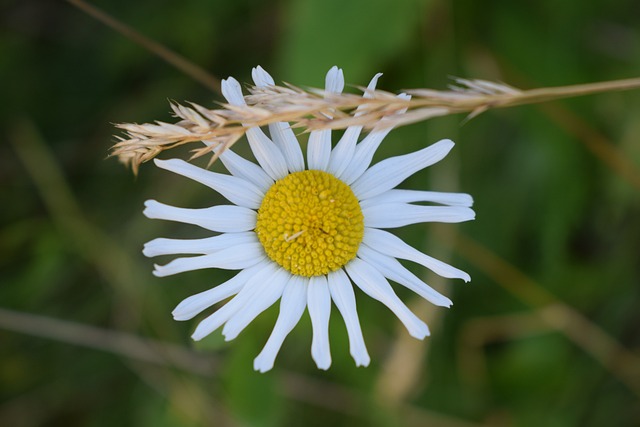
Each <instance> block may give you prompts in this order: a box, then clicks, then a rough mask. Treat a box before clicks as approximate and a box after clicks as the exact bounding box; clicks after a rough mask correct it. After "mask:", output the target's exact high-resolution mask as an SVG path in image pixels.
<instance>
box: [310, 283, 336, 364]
mask: <svg viewBox="0 0 640 427" xmlns="http://www.w3.org/2000/svg"><path fill="white" fill-rule="evenodd" d="M307 307H308V309H309V316H310V317H311V326H312V328H313V340H312V342H311V357H313V360H314V361H315V362H316V365H317V366H318V368H320V369H323V370H326V369H329V366H331V350H330V347H329V316H330V314H331V294H330V293H329V286H328V285H327V279H326V277H325V276H314V277H312V278H311V279H310V280H309V287H308V291H307Z"/></svg>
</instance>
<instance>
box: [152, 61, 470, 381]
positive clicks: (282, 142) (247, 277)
mask: <svg viewBox="0 0 640 427" xmlns="http://www.w3.org/2000/svg"><path fill="white" fill-rule="evenodd" d="M252 74H253V80H254V82H255V84H256V85H257V86H267V85H271V84H273V83H274V82H273V79H272V78H271V76H270V75H269V74H267V72H266V71H265V70H263V69H262V68H261V67H257V68H254V69H253V73H252ZM379 77H380V75H379V74H378V75H376V76H375V77H374V78H373V79H372V81H371V83H370V84H369V88H370V89H373V88H375V85H376V82H377V80H378V78H379ZM343 87H344V77H343V74H342V70H341V69H338V68H337V67H333V68H331V70H329V72H328V73H327V77H326V88H325V90H326V91H327V92H335V93H339V92H341V91H342V89H343ZM222 91H223V94H224V96H225V97H226V99H227V101H228V102H229V103H230V104H232V105H242V104H244V102H245V101H244V97H243V95H242V90H241V87H240V84H239V83H238V82H237V81H236V80H235V79H233V78H231V77H230V78H229V79H227V80H223V82H222ZM365 96H367V94H365ZM399 96H400V97H406V96H407V95H399ZM382 120H384V119H382ZM361 130H362V127H361V126H352V127H349V128H348V129H347V130H346V131H345V132H344V135H343V136H342V138H341V139H340V141H338V142H337V143H336V145H335V147H333V149H332V144H331V131H330V130H318V131H313V132H311V134H310V136H309V142H308V149H307V167H305V161H304V156H303V154H302V150H301V148H300V144H299V143H298V140H297V139H296V137H295V135H294V133H293V131H292V130H291V128H290V127H289V125H288V124H287V123H276V124H272V125H269V134H270V137H269V136H267V135H266V134H265V133H264V132H263V131H262V130H261V129H260V128H251V129H248V130H247V139H248V140H249V145H250V147H251V150H252V151H253V154H254V155H255V157H256V159H257V161H258V164H259V165H256V164H255V163H253V162H251V161H249V160H246V159H244V158H242V157H240V156H239V155H237V154H235V153H234V152H233V151H231V150H229V149H228V150H224V151H222V152H221V153H220V161H222V163H223V164H224V166H225V167H226V168H227V169H228V170H229V172H230V175H226V174H221V173H216V172H211V171H208V170H205V169H201V168H199V167H197V166H194V165H192V164H190V163H187V162H185V161H182V160H178V159H172V160H155V163H156V165H157V166H159V167H161V168H163V169H167V170H170V171H172V172H175V173H177V174H180V175H183V176H185V177H188V178H191V179H193V180H195V181H197V182H200V183H202V184H204V185H206V186H208V187H210V188H212V189H213V190H215V191H217V192H219V193H220V194H221V195H222V196H224V197H225V198H226V199H228V200H229V201H230V202H231V204H229V205H221V206H213V207H210V208H205V209H186V208H177V207H173V206H168V205H164V204H162V203H159V202H157V201H154V200H149V201H147V202H146V203H145V206H146V209H145V210H144V214H145V215H146V216H147V217H149V218H158V219H164V220H170V221H178V222H182V223H188V224H194V225H199V226H200V227H203V228H206V229H207V230H211V231H213V232H216V233H219V234H217V235H215V236H213V237H209V238H205V239H191V240H178V239H164V238H160V239H155V240H152V241H151V242H149V243H147V244H146V245H145V247H144V254H145V255H146V256H149V257H154V256H158V255H168V254H190V255H196V256H190V257H184V258H177V259H175V260H173V261H171V262H169V263H168V264H166V265H162V266H159V265H156V266H155V271H154V274H155V275H156V276H168V275H172V274H176V273H181V272H184V271H190V270H198V269H204V268H222V269H227V270H240V271H239V273H238V274H237V275H236V276H234V277H233V278H232V279H230V280H228V281H227V282H225V283H222V284H220V285H218V286H216V287H214V288H212V289H209V290H207V291H205V292H202V293H199V294H197V295H193V296H191V297H189V298H187V299H185V300H184V301H182V302H181V303H180V304H179V305H178V306H177V307H176V308H175V310H174V311H173V316H174V318H175V319H176V320H188V319H191V318H193V317H194V316H196V315H198V314H200V313H201V312H202V311H204V310H206V309H208V308H210V307H211V306H213V305H214V304H216V303H218V302H220V301H222V300H224V299H226V298H229V297H233V298H232V299H231V300H230V301H229V302H227V303H226V304H225V305H224V306H222V307H221V308H220V309H218V310H217V311H215V312H214V313H213V314H211V315H210V316H209V317H207V318H205V319H204V320H202V321H201V322H200V324H199V325H198V326H197V328H196V330H195V332H194V333H193V338H194V339H195V340H200V339H202V338H203V337H205V336H207V335H209V334H210V333H212V332H213V331H215V330H216V329H218V328H220V327H223V328H222V334H223V335H224V336H225V338H226V340H227V341H228V340H232V339H233V338H235V337H236V336H238V334H239V333H240V332H241V331H242V330H243V329H244V328H245V327H246V326H247V325H248V324H249V323H251V321H252V320H253V319H255V318H256V317H257V316H258V315H259V314H260V313H261V312H263V311H264V310H266V309H267V308H269V307H270V306H271V305H273V304H274V303H275V302H276V301H278V300H280V314H279V316H278V320H277V321H276V324H275V327H274V328H273V332H272V333H271V336H270V337H269V339H268V340H267V342H266V344H265V346H264V348H263V350H262V351H261V352H260V354H259V355H258V356H257V357H256V359H255V360H254V368H255V369H256V370H258V371H260V372H265V371H268V370H270V369H271V368H272V367H273V364H274V361H275V358H276V355H277V354H278V351H279V350H280V347H281V346H282V343H283V341H284V339H285V338H286V336H287V335H288V334H289V332H291V330H292V329H293V328H294V327H295V325H296V324H297V323H298V321H299V320H300V318H301V317H302V315H303V313H304V311H305V308H306V309H307V310H308V312H309V315H310V317H311V324H312V328H313V341H312V345H311V355H312V357H313V360H314V361H315V362H316V364H317V366H318V368H320V369H328V368H329V366H330V365H331V353H330V349H329V334H328V330H329V329H328V327H329V316H330V313H331V303H332V302H333V303H334V304H335V305H336V307H337V308H338V311H339V312H340V314H341V315H342V317H343V319H344V322H345V324H346V329H347V333H348V336H349V343H350V352H351V355H352V356H353V358H354V360H355V363H356V365H358V366H367V365H368V364H369V361H370V358H369V354H368V353H367V349H366V346H365V343H364V339H363V336H362V330H361V328H360V321H359V319H358V313H357V310H356V299H355V294H354V289H353V285H352V283H353V284H355V285H356V287H358V288H360V290H362V291H363V292H364V293H366V294H367V295H369V296H371V297H373V298H375V299H377V300H378V301H380V302H382V303H383V304H384V305H386V306H387V307H388V308H389V309H391V311H393V313H395V314H396V316H397V317H398V318H399V319H400V321H401V322H402V323H403V324H404V325H405V326H406V328H407V330H408V331H409V334H411V335H412V336H413V337H416V338H418V339H423V338H424V337H426V336H427V335H429V329H428V327H427V325H426V324H425V323H424V322H423V321H422V320H420V319H419V318H418V317H417V316H416V315H415V314H413V313H412V312H411V311H410V310H409V309H408V308H407V306H406V305H405V304H404V303H403V302H402V301H401V300H400V299H399V298H398V296H397V295H396V293H395V292H394V290H393V288H392V287H391V285H390V284H389V282H388V279H389V280H392V281H394V282H396V283H398V284H400V285H403V286H405V287H407V288H409V289H411V290H412V291H414V292H416V293H417V294H418V295H420V296H422V297H423V298H425V299H427V300H428V301H430V302H432V303H433V304H435V305H438V306H444V307H448V306H450V305H451V301H450V300H449V299H448V298H447V297H445V296H443V295H441V294H440V293H438V292H437V291H435V290H434V289H432V288H431V287H429V286H428V285H427V284H425V283H424V282H423V281H422V280H420V279H419V278H418V277H416V276H415V275H414V274H413V273H411V272H410V271H409V270H407V269H406V268H405V267H404V266H402V264H400V262H399V261H398V260H397V258H401V259H406V260H410V261H413V262H416V263H419V264H421V265H423V266H424V267H426V268H428V269H430V270H432V271H434V272H435V273H437V274H439V275H441V276H443V277H447V278H459V279H463V280H465V281H469V280H470V278H469V275H468V274H466V273H465V272H463V271H461V270H458V269H457V268H454V267H452V266H450V265H447V264H445V263H443V262H441V261H438V260H437V259H434V258H432V257H430V256H428V255H425V254H423V253H421V252H420V251H418V250H416V249H414V248H413V247H411V246H409V245H408V244H406V243H404V242H403V241H402V240H401V239H399V238H398V237H396V236H394V235H393V234H391V233H389V232H387V231H384V230H383V229H387V228H397V227H402V226H405V225H409V224H416V223H422V222H433V221H435V222H450V223H455V222H462V221H468V220H471V219H473V218H474V216H475V214H474V212H473V210H472V209H471V208H470V207H471V205H472V199H471V196H469V195H467V194H460V193H440V192H430V191H415V190H399V189H395V187H396V186H397V185H398V184H400V183H401V182H402V181H404V180H405V179H406V178H407V177H409V176H411V175H412V174H414V173H415V172H417V171H419V170H421V169H424V168H426V167H427V166H430V165H432V164H434V163H436V162H438V161H440V160H442V159H443V158H444V157H445V156H446V155H447V153H448V152H449V151H450V150H451V149H452V148H453V145H454V144H453V142H451V141H450V140H442V141H439V142H437V143H435V144H433V145H431V146H429V147H427V148H424V149H422V150H420V151H417V152H414V153H411V154H406V155H403V156H398V157H392V158H389V159H386V160H382V161H381V162H379V163H377V164H375V165H373V166H371V167H369V166H370V164H371V160H372V158H373V155H374V153H375V151H376V149H377V148H378V146H379V145H380V143H381V142H382V140H383V139H384V137H385V136H386V135H387V134H388V133H389V132H390V130H391V128H390V127H389V126H384V123H381V125H380V126H379V127H378V128H374V130H373V131H371V132H370V133H369V134H368V135H367V136H366V137H364V138H363V139H362V140H361V141H360V142H358V139H359V136H360V133H361ZM424 202H426V203H429V204H428V205H424V204H416V203H424Z"/></svg>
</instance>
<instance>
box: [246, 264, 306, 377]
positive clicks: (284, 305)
mask: <svg viewBox="0 0 640 427" xmlns="http://www.w3.org/2000/svg"><path fill="white" fill-rule="evenodd" d="M308 285H309V280H308V279H306V278H303V277H301V276H291V279H289V283H287V286H286V287H285V289H284V292H283V293H282V299H281V300H280V314H279V315H278V320H277V321H276V324H275V326H274V327H273V331H272V332H271V335H270V336H269V339H268V340H267V343H266V344H265V346H264V348H263V349H262V351H261V352H260V354H259V355H258V356H257V357H256V358H255V359H254V361H253V369H255V370H256V371H259V372H266V371H268V370H270V369H271V368H273V364H274V362H275V360H276V356H277V355H278V352H279V351H280V347H282V343H283V342H284V339H285V338H286V337H287V335H289V332H291V331H292V330H293V328H294V327H295V326H296V325H297V324H298V322H299V321H300V318H301V317H302V313H304V309H305V308H306V307H307V286H308Z"/></svg>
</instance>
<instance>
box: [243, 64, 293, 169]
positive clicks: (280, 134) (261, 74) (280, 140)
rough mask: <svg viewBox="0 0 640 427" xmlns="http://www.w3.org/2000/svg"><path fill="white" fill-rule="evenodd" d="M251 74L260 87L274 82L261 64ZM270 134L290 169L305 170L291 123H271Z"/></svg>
mask: <svg viewBox="0 0 640 427" xmlns="http://www.w3.org/2000/svg"><path fill="white" fill-rule="evenodd" d="M251 74H252V76H253V82H254V83H255V84H256V86H258V87H264V86H270V85H273V84H274V81H273V78H272V77H271V76H270V75H269V73H267V72H266V71H265V70H264V69H263V68H262V67H260V66H258V67H256V68H254V69H253V70H252V73H251ZM269 134H270V135H271V138H272V139H273V142H274V143H275V144H276V146H278V148H279V149H280V151H282V154H283V155H284V158H285V160H286V162H287V167H288V168H289V171H290V172H300V171H302V170H304V156H303V155H302V150H301V149H300V143H299V142H298V139H297V138H296V136H295V135H294V133H293V130H292V129H291V126H290V125H289V123H282V122H280V123H271V124H270V125H269Z"/></svg>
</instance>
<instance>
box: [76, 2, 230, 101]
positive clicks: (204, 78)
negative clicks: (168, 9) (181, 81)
mask: <svg viewBox="0 0 640 427" xmlns="http://www.w3.org/2000/svg"><path fill="white" fill-rule="evenodd" d="M67 2H68V3H71V4H72V5H74V6H75V7H77V8H78V9H80V10H82V11H83V12H85V13H86V14H87V15H90V16H91V17H93V18H95V19H97V20H98V21H100V22H102V23H103V24H105V25H106V26H108V27H110V28H111V29H113V30H115V31H117V32H118V33H120V34H122V35H123V36H124V37H126V38H128V39H129V40H131V41H132V42H134V43H136V44H138V45H139V46H141V47H143V48H144V49H146V50H148V51H149V52H151V53H153V54H155V55H156V56H158V57H160V58H161V59H162V60H164V61H166V62H167V63H169V64H171V65H173V66H174V67H176V68H177V69H178V70H180V71H182V72H183V73H184V74H186V75H187V76H189V77H191V78H192V79H193V80H195V81H197V82H199V83H202V84H203V85H204V86H206V87H207V88H208V89H210V90H213V91H214V92H216V93H218V94H222V92H221V91H220V79H218V78H216V77H214V76H213V75H211V74H210V73H208V72H207V71H206V70H205V69H204V68H202V67H199V66H198V65H196V64H194V63H193V62H191V61H189V60H188V59H187V58H185V57H184V56H182V55H179V54H177V53H176V52H174V51H172V50H170V49H168V48H167V47H166V46H164V45H162V44H160V43H158V42H156V41H155V40H153V39H150V38H149V37H147V36H145V35H143V34H140V33H139V32H137V31H136V30H134V29H133V28H132V27H130V26H129V25H127V24H125V23H123V22H121V21H118V20H117V19H116V18H114V17H113V16H111V15H109V14H108V13H106V12H105V11H103V10H101V9H98V8H97V7H95V6H93V5H91V4H89V3H87V2H85V1H84V0H67Z"/></svg>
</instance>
